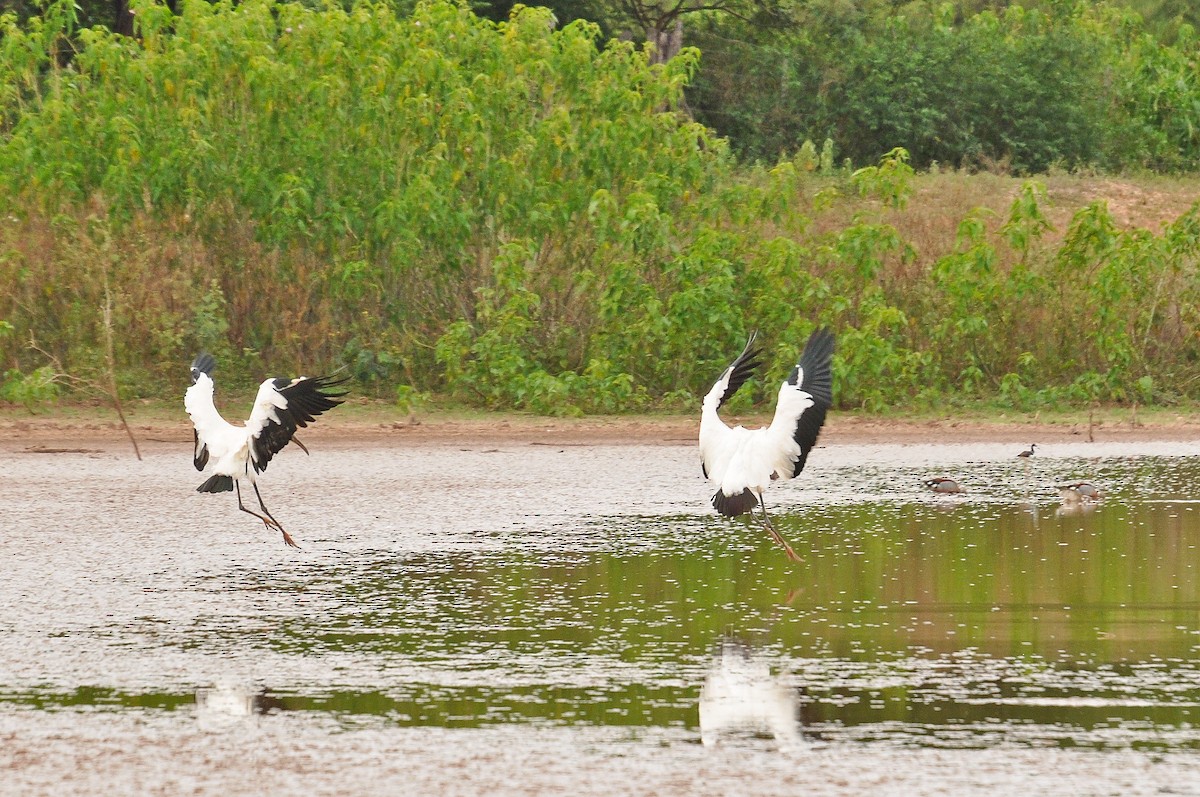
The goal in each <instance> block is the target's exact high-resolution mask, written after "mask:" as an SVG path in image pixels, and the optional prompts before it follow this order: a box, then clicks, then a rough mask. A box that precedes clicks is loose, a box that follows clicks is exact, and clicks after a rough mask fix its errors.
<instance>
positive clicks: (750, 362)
mask: <svg viewBox="0 0 1200 797" xmlns="http://www.w3.org/2000/svg"><path fill="white" fill-rule="evenodd" d="M756 340H758V330H757V329H755V330H752V331H751V332H750V337H749V338H747V339H746V345H745V346H743V347H742V353H741V354H739V355H738V356H737V357H736V358H735V359H734V361H733V362H732V363H730V364H729V367H728V368H727V369H726V370H727V371H728V372H729V382H728V383H727V384H726V386H725V393H724V395H722V396H721V400H720V401H719V402H717V409H720V408H721V407H722V406H723V405H724V404H725V402H726V401H728V400H729V399H730V398H732V397H733V394H734V393H736V392H737V391H738V388H740V387H741V386H742V385H743V384H745V383H746V380H748V379H749V378H750V377H751V376H752V375H753V374H754V371H755V369H756V368H758V366H760V365H762V362H761V361H760V360H759V359H758V358H759V357H760V356H762V353H763V350H762V347H756V346H755V345H754V342H755V341H756Z"/></svg>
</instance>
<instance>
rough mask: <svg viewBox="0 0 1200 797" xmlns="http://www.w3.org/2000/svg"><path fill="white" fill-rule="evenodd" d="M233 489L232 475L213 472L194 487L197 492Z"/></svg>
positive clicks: (219, 491) (221, 491) (220, 491)
mask: <svg viewBox="0 0 1200 797" xmlns="http://www.w3.org/2000/svg"><path fill="white" fill-rule="evenodd" d="M232 491H233V477H232V476H222V475H221V474H220V473H214V474H213V475H212V476H209V477H208V481H206V482H204V484H202V485H200V486H199V487H197V488H196V492H198V493H228V492H232Z"/></svg>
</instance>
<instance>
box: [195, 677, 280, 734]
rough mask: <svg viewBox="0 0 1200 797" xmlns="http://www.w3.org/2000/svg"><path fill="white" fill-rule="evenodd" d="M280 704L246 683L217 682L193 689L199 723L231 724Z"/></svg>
mask: <svg viewBox="0 0 1200 797" xmlns="http://www.w3.org/2000/svg"><path fill="white" fill-rule="evenodd" d="M281 707H282V704H281V702H280V701H279V699H278V698H275V697H272V696H271V695H270V693H269V692H268V691H267V690H266V689H264V688H262V687H258V686H254V685H253V684H249V683H235V682H228V683H218V684H214V685H212V686H203V687H200V688H199V689H197V690H196V719H197V720H199V721H200V722H201V724H203V725H208V726H222V725H228V724H235V723H237V722H239V721H241V720H245V719H247V718H250V717H255V716H258V715H260V714H267V713H268V712H270V711H271V710H272V709H278V708H281Z"/></svg>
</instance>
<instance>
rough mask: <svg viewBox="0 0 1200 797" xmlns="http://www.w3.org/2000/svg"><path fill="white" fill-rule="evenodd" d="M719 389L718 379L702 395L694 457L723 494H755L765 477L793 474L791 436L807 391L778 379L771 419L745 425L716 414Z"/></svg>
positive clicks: (795, 453)
mask: <svg viewBox="0 0 1200 797" xmlns="http://www.w3.org/2000/svg"><path fill="white" fill-rule="evenodd" d="M723 392H724V385H722V383H721V382H718V383H717V384H716V385H714V386H713V389H712V390H710V391H709V393H708V395H707V396H705V397H704V407H703V410H702V411H701V415H700V457H701V459H702V460H703V462H704V464H705V469H706V470H707V471H708V478H709V480H710V481H712V482H713V483H714V484H716V485H717V486H718V487H719V488H720V490H721V492H722V493H724V494H725V495H737V494H738V493H740V492H742V491H743V490H745V489H747V488H748V489H750V490H753V491H754V492H755V493H756V494H758V495H759V496H761V495H762V494H763V492H764V491H765V490H766V489H767V487H768V486H769V485H770V484H771V482H773V481H775V480H777V479H781V478H783V479H790V478H792V477H793V476H794V475H795V474H794V473H793V472H792V469H793V467H794V466H795V464H796V461H797V460H798V459H800V453H801V451H800V444H799V443H797V442H796V440H795V434H796V422H797V421H798V420H799V419H800V415H801V414H802V413H803V412H804V411H805V410H806V409H808V408H809V407H811V406H812V405H813V400H812V396H810V395H809V394H808V393H806V392H804V391H803V390H801V389H800V387H799V386H798V385H789V384H788V383H787V382H784V383H783V385H782V386H781V387H780V388H779V403H778V405H776V407H775V417H774V418H773V419H772V420H771V425H770V426H764V427H762V428H761V429H747V428H745V427H744V426H733V427H730V426H729V425H728V424H726V423H725V422H724V421H723V420H721V416H720V415H718V414H717V406H718V404H719V402H720V400H721V394H722V393H723Z"/></svg>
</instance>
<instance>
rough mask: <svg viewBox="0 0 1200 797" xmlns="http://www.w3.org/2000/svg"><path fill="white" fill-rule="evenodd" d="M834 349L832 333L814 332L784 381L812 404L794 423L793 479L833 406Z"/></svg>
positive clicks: (802, 467) (824, 330)
mask: <svg viewBox="0 0 1200 797" xmlns="http://www.w3.org/2000/svg"><path fill="white" fill-rule="evenodd" d="M833 349H834V337H833V333H832V332H831V331H829V330H828V329H825V328H821V329H818V330H816V331H815V332H813V333H812V334H811V335H809V337H808V343H806V344H804V352H803V353H802V354H801V355H800V362H799V363H797V364H796V367H795V368H793V369H792V372H791V374H789V375H788V378H787V384H789V385H795V386H798V387H799V388H800V390H802V391H803V392H805V393H807V394H808V395H809V396H810V397H811V400H812V406H810V407H808V408H807V409H805V410H804V411H803V412H801V413H800V417H799V418H797V419H796V433H795V435H794V439H795V441H796V444H797V445H799V446H800V458H799V459H798V460H796V466H795V469H794V470H793V472H792V475H793V476H794V475H796V474H798V473H799V472H800V471H802V470H804V463H805V462H806V461H807V460H808V452H809V451H811V450H812V448H813V446H815V445H816V444H817V436H818V435H820V433H821V427H822V426H824V425H825V413H826V412H828V410H829V407H830V406H831V405H832V404H833Z"/></svg>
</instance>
